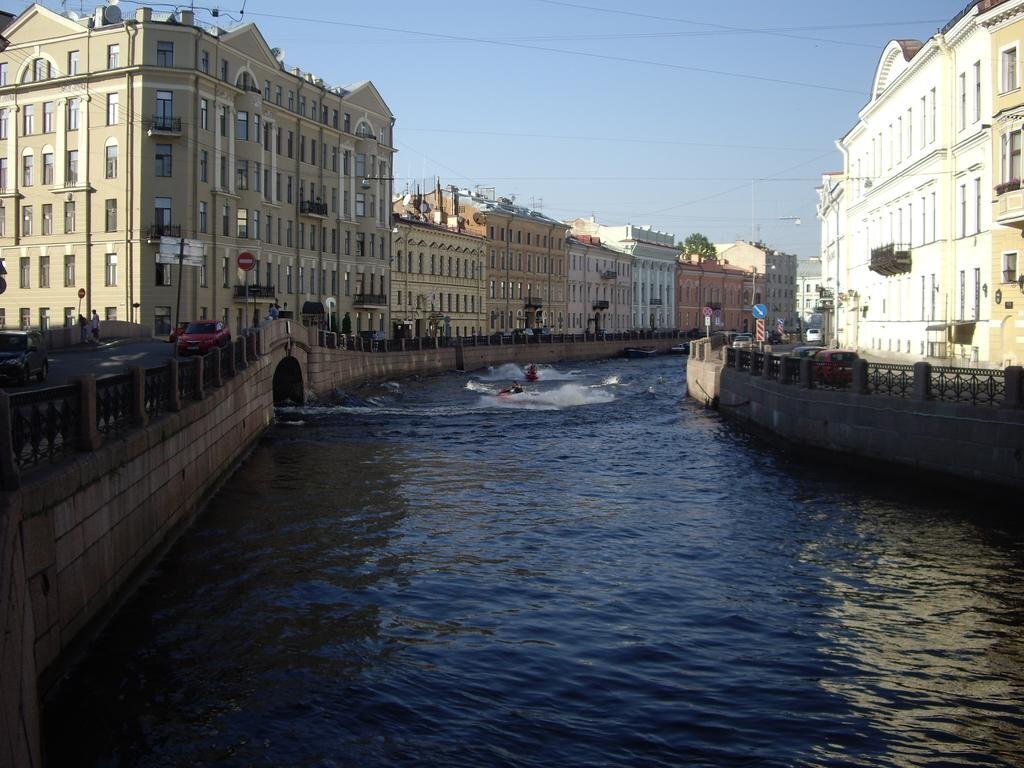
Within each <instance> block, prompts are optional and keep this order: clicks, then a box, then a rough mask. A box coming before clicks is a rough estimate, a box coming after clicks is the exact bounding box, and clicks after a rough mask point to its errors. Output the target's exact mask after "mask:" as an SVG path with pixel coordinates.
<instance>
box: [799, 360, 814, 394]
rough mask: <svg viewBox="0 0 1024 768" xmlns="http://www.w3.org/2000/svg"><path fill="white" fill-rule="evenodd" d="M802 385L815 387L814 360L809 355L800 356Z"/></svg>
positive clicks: (810, 387)
mask: <svg viewBox="0 0 1024 768" xmlns="http://www.w3.org/2000/svg"><path fill="white" fill-rule="evenodd" d="M800 386H801V388H803V389H812V388H813V387H814V362H813V361H812V360H811V359H810V358H809V357H801V358H800Z"/></svg>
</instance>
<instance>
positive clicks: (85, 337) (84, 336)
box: [78, 313, 89, 344]
mask: <svg viewBox="0 0 1024 768" xmlns="http://www.w3.org/2000/svg"><path fill="white" fill-rule="evenodd" d="M78 334H79V337H80V340H81V342H82V343H83V344H88V343H89V321H88V320H86V319H85V315H83V314H81V313H79V315H78Z"/></svg>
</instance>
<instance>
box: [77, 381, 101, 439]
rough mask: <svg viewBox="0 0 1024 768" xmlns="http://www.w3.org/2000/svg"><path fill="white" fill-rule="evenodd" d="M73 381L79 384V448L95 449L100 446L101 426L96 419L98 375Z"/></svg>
mask: <svg viewBox="0 0 1024 768" xmlns="http://www.w3.org/2000/svg"><path fill="white" fill-rule="evenodd" d="M71 381H72V383H77V384H78V386H79V403H80V406H79V407H80V408H81V420H80V421H79V423H78V428H79V436H78V450H80V451H95V450H96V449H97V448H99V447H100V427H99V424H98V423H97V421H96V377H95V376H81V377H79V378H75V379H71Z"/></svg>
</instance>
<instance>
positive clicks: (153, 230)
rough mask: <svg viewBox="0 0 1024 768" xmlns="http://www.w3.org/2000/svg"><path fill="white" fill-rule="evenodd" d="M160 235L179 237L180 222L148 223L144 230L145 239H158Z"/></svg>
mask: <svg viewBox="0 0 1024 768" xmlns="http://www.w3.org/2000/svg"><path fill="white" fill-rule="evenodd" d="M161 237H181V225H180V224H150V225H149V229H147V230H146V239H147V240H159V239H160V238H161Z"/></svg>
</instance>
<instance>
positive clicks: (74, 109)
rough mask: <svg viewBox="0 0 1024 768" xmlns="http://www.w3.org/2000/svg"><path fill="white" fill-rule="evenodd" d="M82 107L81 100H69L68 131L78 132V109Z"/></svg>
mask: <svg viewBox="0 0 1024 768" xmlns="http://www.w3.org/2000/svg"><path fill="white" fill-rule="evenodd" d="M80 105H81V101H80V100H79V99H68V130H69V131H77V130H78V108H79V106H80Z"/></svg>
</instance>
